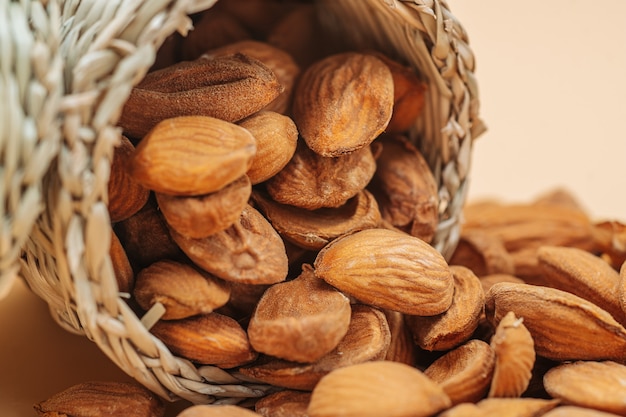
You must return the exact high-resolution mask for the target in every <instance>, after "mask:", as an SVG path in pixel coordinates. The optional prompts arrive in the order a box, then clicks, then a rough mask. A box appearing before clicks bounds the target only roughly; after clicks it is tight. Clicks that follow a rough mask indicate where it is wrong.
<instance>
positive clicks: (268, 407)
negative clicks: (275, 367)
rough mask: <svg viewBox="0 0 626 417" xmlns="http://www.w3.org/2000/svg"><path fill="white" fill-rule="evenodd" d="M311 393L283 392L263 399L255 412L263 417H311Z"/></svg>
mask: <svg viewBox="0 0 626 417" xmlns="http://www.w3.org/2000/svg"><path fill="white" fill-rule="evenodd" d="M310 400H311V393H310V392H303V391H293V390H283V391H278V392H275V393H273V394H270V395H267V396H265V397H263V398H261V399H260V400H259V401H257V402H256V403H255V404H254V410H255V411H256V412H257V413H259V414H261V415H262V416H263V417H309V415H308V413H307V407H308V406H309V401H310Z"/></svg>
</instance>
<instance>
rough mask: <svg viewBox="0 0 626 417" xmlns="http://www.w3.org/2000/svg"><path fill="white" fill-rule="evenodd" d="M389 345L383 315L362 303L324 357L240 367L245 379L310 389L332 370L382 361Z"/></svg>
mask: <svg viewBox="0 0 626 417" xmlns="http://www.w3.org/2000/svg"><path fill="white" fill-rule="evenodd" d="M390 343H391V335H390V331H389V325H388V324H387V320H386V318H385V314H384V313H383V312H382V311H380V310H379V309H377V308H374V307H370V306H367V305H363V304H355V305H352V315H351V317H350V326H349V328H348V332H347V333H346V335H345V336H344V337H343V339H341V341H340V342H339V344H338V345H337V346H336V347H335V349H333V350H332V351H331V352H329V353H328V354H326V355H324V356H323V357H321V358H320V359H318V360H317V361H316V362H313V363H298V362H290V361H285V360H282V359H273V358H266V359H267V360H265V361H261V362H259V363H256V364H252V365H249V366H246V367H244V368H241V369H240V370H239V371H240V372H241V373H242V374H243V375H246V376H248V377H252V378H254V379H257V380H260V381H263V382H265V383H268V384H271V385H274V386H279V387H285V388H290V389H296V390H308V391H310V390H312V389H313V387H315V385H316V384H317V383H318V382H319V380H320V378H322V377H323V376H324V375H326V374H328V373H329V372H331V371H332V370H334V369H337V368H342V367H345V366H349V365H353V364H356V363H363V362H369V361H376V360H382V359H384V358H385V356H386V353H387V351H388V349H389V346H390Z"/></svg>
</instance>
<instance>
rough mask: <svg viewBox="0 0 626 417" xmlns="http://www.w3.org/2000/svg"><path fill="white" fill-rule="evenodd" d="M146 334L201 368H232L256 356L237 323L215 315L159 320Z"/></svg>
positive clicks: (220, 315)
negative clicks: (211, 366) (207, 366)
mask: <svg viewBox="0 0 626 417" xmlns="http://www.w3.org/2000/svg"><path fill="white" fill-rule="evenodd" d="M150 332H151V333H153V334H154V335H155V336H156V337H157V338H159V339H160V340H161V341H163V343H165V345H166V346H167V347H168V348H169V349H170V350H171V351H172V353H174V354H176V355H179V356H181V357H183V358H186V359H189V360H191V361H194V362H197V363H200V364H203V365H215V366H218V367H220V368H233V367H235V366H241V365H243V364H245V363H248V362H251V361H253V360H254V359H255V358H256V356H257V354H256V353H255V352H254V351H253V350H252V348H251V346H250V343H249V342H248V337H247V335H246V332H245V331H244V330H243V329H242V328H241V326H240V325H239V323H237V322H236V321H235V320H234V319H232V318H230V317H227V316H224V315H222V314H218V313H209V314H202V315H199V316H194V317H189V318H186V319H181V320H160V321H158V322H157V323H156V324H155V325H154V326H152V328H151V329H150Z"/></svg>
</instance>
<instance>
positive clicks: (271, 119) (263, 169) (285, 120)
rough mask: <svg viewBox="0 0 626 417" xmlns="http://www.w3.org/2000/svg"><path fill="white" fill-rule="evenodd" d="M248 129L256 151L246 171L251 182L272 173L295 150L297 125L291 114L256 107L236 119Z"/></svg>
mask: <svg viewBox="0 0 626 417" xmlns="http://www.w3.org/2000/svg"><path fill="white" fill-rule="evenodd" d="M239 126H241V127H243V128H245V129H247V130H248V131H250V133H252V136H254V139H255V140H256V145H257V146H256V147H257V152H256V154H255V155H254V156H253V157H252V162H251V164H250V168H248V171H247V172H246V174H247V175H248V177H250V181H251V182H252V184H253V185H254V184H258V183H261V182H263V181H266V180H267V179H269V178H271V177H273V176H274V175H276V174H277V173H278V172H279V171H280V170H281V169H283V168H284V167H285V165H287V163H289V161H290V160H291V157H293V154H294V153H295V152H296V145H297V143H298V128H297V127H296V125H295V123H294V122H293V120H291V118H289V117H287V116H283V115H282V114H279V113H276V112H272V111H260V112H258V113H255V114H253V115H252V116H249V117H246V118H245V119H243V120H241V121H240V122H239Z"/></svg>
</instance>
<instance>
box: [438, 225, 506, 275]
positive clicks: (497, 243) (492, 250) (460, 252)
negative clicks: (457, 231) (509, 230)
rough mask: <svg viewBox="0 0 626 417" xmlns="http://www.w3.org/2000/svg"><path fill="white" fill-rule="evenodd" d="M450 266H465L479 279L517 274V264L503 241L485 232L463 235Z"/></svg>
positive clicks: (468, 232)
mask: <svg viewBox="0 0 626 417" xmlns="http://www.w3.org/2000/svg"><path fill="white" fill-rule="evenodd" d="M450 264H454V265H463V266H466V267H468V268H469V269H471V270H472V271H473V272H474V273H475V274H476V275H477V276H478V277H483V276H485V275H494V274H508V275H514V274H515V262H514V259H513V257H512V256H511V254H510V253H509V252H508V251H507V249H506V248H505V247H504V243H503V242H502V240H501V239H500V238H499V237H497V236H494V235H493V234H490V233H489V232H486V231H483V230H478V229H475V230H470V231H465V232H462V233H461V238H460V239H459V243H458V244H457V247H456V249H455V250H454V253H453V254H452V257H451V258H450Z"/></svg>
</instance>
